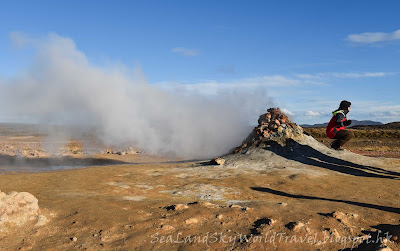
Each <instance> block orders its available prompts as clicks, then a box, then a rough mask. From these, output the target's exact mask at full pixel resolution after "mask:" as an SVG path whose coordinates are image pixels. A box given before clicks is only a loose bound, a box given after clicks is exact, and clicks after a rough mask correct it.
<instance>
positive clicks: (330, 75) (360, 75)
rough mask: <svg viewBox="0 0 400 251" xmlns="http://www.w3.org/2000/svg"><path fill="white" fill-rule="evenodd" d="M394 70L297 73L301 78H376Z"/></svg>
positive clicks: (387, 74)
mask: <svg viewBox="0 0 400 251" xmlns="http://www.w3.org/2000/svg"><path fill="white" fill-rule="evenodd" d="M393 74H395V73H393V72H324V73H316V74H297V75H296V77H297V78H299V79H305V80H306V79H308V80H312V79H314V80H315V79H324V78H376V77H385V76H389V75H393Z"/></svg>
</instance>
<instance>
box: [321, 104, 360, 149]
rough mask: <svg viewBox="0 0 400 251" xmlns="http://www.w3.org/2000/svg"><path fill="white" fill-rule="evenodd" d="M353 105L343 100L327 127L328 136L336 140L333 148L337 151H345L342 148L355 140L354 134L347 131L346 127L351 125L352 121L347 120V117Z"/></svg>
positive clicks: (332, 145)
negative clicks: (351, 140)
mask: <svg viewBox="0 0 400 251" xmlns="http://www.w3.org/2000/svg"><path fill="white" fill-rule="evenodd" d="M350 106H351V103H350V102H349V101H346V100H343V101H342V102H340V105H339V109H337V110H335V111H333V112H332V114H333V117H332V119H331V120H330V121H329V124H328V126H327V127H326V135H327V136H328V137H329V138H331V139H335V141H333V142H332V144H331V147H332V148H333V149H335V150H343V148H342V146H343V145H344V144H345V143H346V142H348V141H349V140H350V139H352V138H354V133H353V132H352V131H350V130H346V127H347V126H349V125H350V124H351V120H347V118H346V115H347V113H349V112H350Z"/></svg>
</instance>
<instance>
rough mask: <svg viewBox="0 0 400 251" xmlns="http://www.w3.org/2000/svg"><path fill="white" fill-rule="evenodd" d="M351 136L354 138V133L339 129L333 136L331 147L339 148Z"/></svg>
mask: <svg viewBox="0 0 400 251" xmlns="http://www.w3.org/2000/svg"><path fill="white" fill-rule="evenodd" d="M352 138H354V133H353V132H352V131H350V130H340V131H338V133H336V135H335V137H334V139H336V140H335V141H334V142H333V143H332V148H339V147H341V146H343V145H344V144H346V142H347V141H349V140H351V139H352Z"/></svg>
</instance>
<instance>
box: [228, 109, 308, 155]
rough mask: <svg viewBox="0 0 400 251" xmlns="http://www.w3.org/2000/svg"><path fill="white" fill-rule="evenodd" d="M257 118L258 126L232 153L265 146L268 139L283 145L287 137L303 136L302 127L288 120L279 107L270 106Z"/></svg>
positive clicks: (300, 137)
mask: <svg viewBox="0 0 400 251" xmlns="http://www.w3.org/2000/svg"><path fill="white" fill-rule="evenodd" d="M267 111H268V112H267V113H265V114H262V115H261V116H260V118H259V119H258V126H257V127H255V128H254V129H253V131H252V132H251V133H250V135H249V136H248V137H247V138H246V139H245V140H244V141H243V143H242V145H241V146H239V147H237V148H236V149H235V150H234V153H244V152H246V150H248V149H249V148H252V147H265V146H266V145H268V143H269V142H270V141H274V142H277V143H279V144H281V145H285V144H286V142H287V140H288V139H293V140H301V139H303V138H304V133H303V128H301V127H300V126H298V125H296V124H295V123H293V122H292V121H290V119H289V117H288V116H286V115H285V114H283V113H282V112H281V110H280V109H279V108H270V109H268V110H267Z"/></svg>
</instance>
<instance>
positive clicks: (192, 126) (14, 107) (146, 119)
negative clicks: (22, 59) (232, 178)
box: [0, 34, 270, 158]
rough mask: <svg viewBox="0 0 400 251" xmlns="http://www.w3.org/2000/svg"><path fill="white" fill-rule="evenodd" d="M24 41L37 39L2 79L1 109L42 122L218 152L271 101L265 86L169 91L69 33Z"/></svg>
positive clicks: (129, 140)
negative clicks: (98, 56)
mask: <svg viewBox="0 0 400 251" xmlns="http://www.w3.org/2000/svg"><path fill="white" fill-rule="evenodd" d="M20 39H21V37H19V41H20ZM26 41H30V43H31V44H32V43H33V44H34V45H35V46H34V47H35V48H36V50H37V53H36V56H35V57H34V59H33V61H32V64H31V66H30V67H29V68H28V69H25V70H24V73H23V74H20V75H19V76H15V77H14V78H12V79H7V80H4V81H3V83H1V85H0V86H1V87H0V88H1V89H0V91H1V96H0V98H1V101H0V102H1V108H0V109H1V110H0V112H2V113H3V114H6V115H7V116H9V117H10V116H13V117H16V118H25V119H26V118H29V119H30V120H32V121H35V122H40V123H47V124H48V123H57V124H79V125H80V126H83V127H89V126H96V127H97V128H98V130H99V133H100V135H99V136H100V137H101V139H102V140H103V141H104V143H106V144H112V145H118V144H131V145H135V146H137V147H139V148H141V149H143V150H144V151H146V152H149V153H157V154H174V155H176V156H182V157H186V158H205V157H212V156H216V155H219V154H222V153H225V152H227V151H228V150H229V149H230V148H232V147H234V146H236V145H238V144H239V143H240V142H241V140H242V139H243V138H244V137H245V136H246V135H247V134H248V133H249V124H248V121H250V119H251V120H252V121H255V120H256V119H255V117H254V116H257V114H258V113H259V112H260V108H262V109H265V108H267V106H268V105H270V99H267V98H266V96H265V92H260V90H257V91H254V92H251V91H243V90H231V91H226V92H222V93H220V94H218V95H216V96H205V95H201V94H197V93H194V92H193V91H192V92H189V91H185V87H184V85H182V86H180V87H179V88H175V89H171V90H172V91H171V90H169V91H167V90H165V89H163V88H160V87H157V85H151V84H148V83H147V82H146V80H145V78H144V76H143V74H142V73H141V71H140V69H135V70H133V71H128V70H126V69H125V68H124V67H110V68H101V67H95V66H93V65H91V64H90V62H89V61H88V59H87V58H86V56H85V55H84V53H82V52H81V51H79V50H77V48H76V46H75V43H74V42H73V41H72V40H71V39H68V38H64V37H60V36H58V35H55V34H53V35H49V36H48V37H47V38H46V39H45V40H41V41H39V40H34V39H26ZM0 79H1V78H0ZM263 91H265V90H263ZM71 133H73V132H71Z"/></svg>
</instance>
